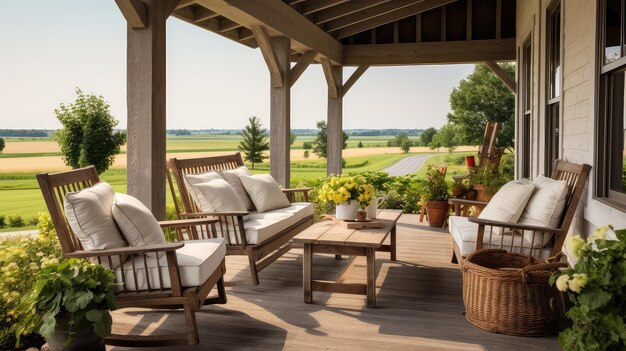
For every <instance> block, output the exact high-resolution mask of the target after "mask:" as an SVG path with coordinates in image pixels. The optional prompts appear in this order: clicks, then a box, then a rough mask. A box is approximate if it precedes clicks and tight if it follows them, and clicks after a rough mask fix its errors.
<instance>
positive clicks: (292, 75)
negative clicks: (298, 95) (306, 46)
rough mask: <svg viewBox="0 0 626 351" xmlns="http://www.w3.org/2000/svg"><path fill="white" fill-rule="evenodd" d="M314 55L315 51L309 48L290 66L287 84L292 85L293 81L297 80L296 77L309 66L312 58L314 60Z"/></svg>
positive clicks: (315, 54)
mask: <svg viewBox="0 0 626 351" xmlns="http://www.w3.org/2000/svg"><path fill="white" fill-rule="evenodd" d="M316 56H317V51H315V50H309V51H307V52H305V53H304V54H303V55H302V56H301V57H300V59H299V60H298V62H296V64H295V65H294V66H293V67H292V68H291V71H289V86H293V85H294V83H295V82H296V81H297V80H298V78H300V76H301V75H302V73H304V71H305V70H306V69H307V67H309V65H310V64H311V63H312V62H313V60H315V57H316Z"/></svg>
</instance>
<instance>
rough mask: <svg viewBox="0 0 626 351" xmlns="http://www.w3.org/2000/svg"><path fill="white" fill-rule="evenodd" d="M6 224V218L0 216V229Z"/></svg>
mask: <svg viewBox="0 0 626 351" xmlns="http://www.w3.org/2000/svg"><path fill="white" fill-rule="evenodd" d="M6 226H7V222H6V217H5V216H4V215H0V229H2V228H6Z"/></svg>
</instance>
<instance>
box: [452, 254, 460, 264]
mask: <svg viewBox="0 0 626 351" xmlns="http://www.w3.org/2000/svg"><path fill="white" fill-rule="evenodd" d="M450 262H452V263H454V264H457V263H459V261H458V260H457V259H456V254H455V253H454V251H452V259H451V260H450Z"/></svg>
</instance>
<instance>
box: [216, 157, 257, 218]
mask: <svg viewBox="0 0 626 351" xmlns="http://www.w3.org/2000/svg"><path fill="white" fill-rule="evenodd" d="M220 174H221V175H222V177H224V179H226V181H227V182H228V185H230V187H231V188H233V190H234V191H235V194H237V196H239V198H240V199H241V202H243V205H244V206H245V208H246V210H254V204H253V203H252V200H250V196H248V193H247V192H246V189H244V188H243V185H242V184H241V179H239V176H241V175H250V171H249V170H248V167H246V166H241V167H238V168H235V169H225V170H221V171H220Z"/></svg>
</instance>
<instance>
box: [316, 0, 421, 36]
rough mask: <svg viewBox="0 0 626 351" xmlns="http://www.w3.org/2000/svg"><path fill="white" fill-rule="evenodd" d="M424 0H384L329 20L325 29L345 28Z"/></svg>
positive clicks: (328, 30)
mask: <svg viewBox="0 0 626 351" xmlns="http://www.w3.org/2000/svg"><path fill="white" fill-rule="evenodd" d="M423 1H424V0H393V1H389V2H384V3H382V4H380V5H377V6H374V7H370V8H367V9H364V10H361V11H357V12H355V13H352V14H350V15H348V16H344V17H341V18H337V19H336V20H333V21H328V22H326V23H325V24H324V29H325V30H326V31H327V32H332V31H335V30H337V29H340V28H344V27H347V26H350V25H353V24H355V23H359V22H362V21H366V20H369V19H371V18H374V17H378V16H382V15H384V14H386V13H389V12H391V11H396V10H398V9H402V8H404V7H407V6H410V5H414V4H416V3H419V2H423Z"/></svg>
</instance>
